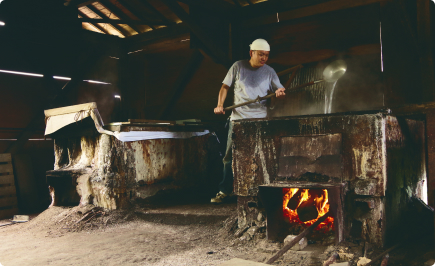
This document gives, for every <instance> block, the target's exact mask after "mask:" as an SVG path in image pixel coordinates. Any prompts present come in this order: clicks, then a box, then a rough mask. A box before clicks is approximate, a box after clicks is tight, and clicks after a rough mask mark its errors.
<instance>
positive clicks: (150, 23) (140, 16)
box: [101, 0, 156, 32]
mask: <svg viewBox="0 0 435 266" xmlns="http://www.w3.org/2000/svg"><path fill="white" fill-rule="evenodd" d="M101 3H102V4H103V5H105V4H108V5H109V4H112V3H111V2H110V1H108V0H102V1H101ZM118 3H120V4H121V5H122V6H123V7H124V8H125V9H127V10H128V12H130V13H131V14H133V16H135V17H137V18H138V19H140V20H142V21H145V22H147V25H149V27H150V28H151V29H153V30H155V29H156V27H154V25H152V22H151V21H149V20H148V19H147V18H146V17H144V16H143V15H142V14H140V13H139V12H136V11H135V8H133V7H131V6H130V5H129V4H128V3H127V2H126V1H122V0H118ZM105 6H106V5H105ZM106 7H107V6H106ZM112 7H115V5H113V6H112ZM138 32H140V31H138Z"/></svg>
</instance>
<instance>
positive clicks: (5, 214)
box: [0, 208, 18, 219]
mask: <svg viewBox="0 0 435 266" xmlns="http://www.w3.org/2000/svg"><path fill="white" fill-rule="evenodd" d="M15 214H18V209H17V208H13V209H4V210H0V219H5V218H12V217H13V216H14V215H15Z"/></svg>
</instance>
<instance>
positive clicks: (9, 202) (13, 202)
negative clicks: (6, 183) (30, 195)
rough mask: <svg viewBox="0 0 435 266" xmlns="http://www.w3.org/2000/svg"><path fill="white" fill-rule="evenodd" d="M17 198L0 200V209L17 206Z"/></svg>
mask: <svg viewBox="0 0 435 266" xmlns="http://www.w3.org/2000/svg"><path fill="white" fill-rule="evenodd" d="M17 204H18V203H17V197H9V198H0V208H2V207H14V206H17Z"/></svg>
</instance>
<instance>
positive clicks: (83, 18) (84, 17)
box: [78, 10, 110, 35]
mask: <svg viewBox="0 0 435 266" xmlns="http://www.w3.org/2000/svg"><path fill="white" fill-rule="evenodd" d="M78 13H79V16H81V17H82V18H79V20H81V21H82V22H87V23H90V24H92V26H94V27H95V28H97V29H99V30H100V31H102V32H103V33H104V34H107V35H110V32H108V31H107V30H106V29H105V28H103V27H101V26H100V25H98V24H97V23H103V22H88V21H83V20H86V18H87V16H86V14H84V13H83V12H81V11H80V10H78Z"/></svg>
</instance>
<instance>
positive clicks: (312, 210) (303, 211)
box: [297, 197, 319, 222]
mask: <svg viewBox="0 0 435 266" xmlns="http://www.w3.org/2000/svg"><path fill="white" fill-rule="evenodd" d="M315 203H316V202H315V201H314V197H310V198H309V199H307V201H304V202H302V203H301V205H300V206H299V207H298V209H297V212H298V216H299V220H301V222H308V221H310V220H313V219H316V218H317V217H318V216H319V212H318V211H317V207H316V205H315Z"/></svg>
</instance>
